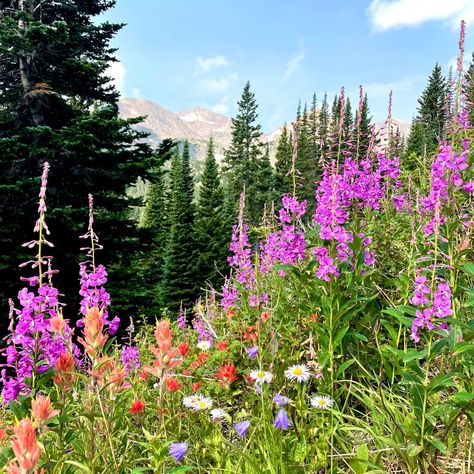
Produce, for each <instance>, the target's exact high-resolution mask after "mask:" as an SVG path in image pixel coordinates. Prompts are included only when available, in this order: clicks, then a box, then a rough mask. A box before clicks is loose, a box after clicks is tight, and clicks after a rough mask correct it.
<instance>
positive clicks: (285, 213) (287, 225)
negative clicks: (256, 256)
mask: <svg viewBox="0 0 474 474" xmlns="http://www.w3.org/2000/svg"><path fill="white" fill-rule="evenodd" d="M282 204H283V207H282V208H281V209H280V213H279V216H280V225H281V230H279V231H275V232H271V233H270V234H269V235H268V236H267V238H266V240H265V241H264V242H262V243H261V244H260V249H261V254H260V268H259V270H260V271H261V272H262V273H266V272H268V271H270V270H271V269H272V267H273V265H275V264H285V265H294V264H295V263H297V262H298V261H301V260H302V259H304V258H305V256H306V240H305V238H304V234H303V232H302V231H301V230H296V226H295V222H297V221H298V220H299V219H300V218H301V217H302V216H303V215H304V214H305V212H306V206H307V203H306V201H303V202H301V203H300V202H299V201H298V200H297V199H296V198H295V197H293V196H291V195H289V194H285V195H284V196H283V198H282ZM279 274H280V275H282V276H283V275H284V274H285V272H279Z"/></svg>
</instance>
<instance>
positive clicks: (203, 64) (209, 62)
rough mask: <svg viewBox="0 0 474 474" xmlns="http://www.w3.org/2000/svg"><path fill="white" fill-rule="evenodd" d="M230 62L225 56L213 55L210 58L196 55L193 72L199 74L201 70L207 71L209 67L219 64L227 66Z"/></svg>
mask: <svg viewBox="0 0 474 474" xmlns="http://www.w3.org/2000/svg"><path fill="white" fill-rule="evenodd" d="M229 64H230V63H229V61H228V60H227V58H226V57H225V56H222V55H219V56H213V57H212V58H206V59H204V58H202V57H201V56H198V57H197V58H196V72H195V74H201V73H203V72H207V71H209V69H211V68H215V67H219V66H228V65H229Z"/></svg>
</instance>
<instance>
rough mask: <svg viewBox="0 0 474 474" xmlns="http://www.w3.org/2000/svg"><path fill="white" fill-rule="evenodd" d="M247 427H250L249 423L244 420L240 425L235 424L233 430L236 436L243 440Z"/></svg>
mask: <svg viewBox="0 0 474 474" xmlns="http://www.w3.org/2000/svg"><path fill="white" fill-rule="evenodd" d="M249 426H250V421H247V420H245V421H241V422H240V423H236V424H235V425H234V428H235V431H237V433H238V435H239V436H240V437H241V438H244V437H245V434H246V433H247V431H248V429H249Z"/></svg>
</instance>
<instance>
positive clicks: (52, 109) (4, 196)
mask: <svg viewBox="0 0 474 474" xmlns="http://www.w3.org/2000/svg"><path fill="white" fill-rule="evenodd" d="M114 4H115V2H114V1H112V0H89V1H87V2H84V1H79V0H10V1H2V2H0V9H1V11H0V64H1V66H0V86H1V91H2V93H1V94H0V183H1V184H0V227H1V229H2V230H1V231H0V244H1V246H2V252H1V256H0V277H1V280H2V282H3V284H2V289H1V290H0V300H1V303H4V302H5V301H6V298H7V297H9V296H12V295H14V294H15V292H16V291H15V290H16V289H18V285H19V284H20V283H19V282H18V276H19V275H18V271H17V269H18V264H19V263H20V262H21V261H22V260H23V259H24V258H25V255H22V253H21V252H19V251H18V250H19V246H20V244H21V243H22V242H24V241H27V240H30V239H31V237H32V223H34V222H35V220H36V207H37V206H36V201H37V192H38V188H39V176H40V174H41V167H42V164H43V163H44V162H45V161H48V162H49V163H50V165H51V172H50V178H49V187H48V195H47V202H48V224H49V227H50V229H51V233H52V235H51V240H52V241H54V244H55V248H54V249H53V252H52V253H53V255H54V257H55V260H54V266H55V267H56V268H58V269H59V270H60V271H61V278H57V279H56V282H55V283H56V284H57V285H58V286H59V289H60V291H61V292H62V293H64V294H65V300H66V301H67V302H68V303H70V304H69V305H68V307H66V308H65V313H66V314H67V316H68V317H72V318H74V315H76V314H77V308H78V306H77V303H78V296H77V293H78V289H79V284H78V277H77V272H76V269H77V268H78V266H77V262H78V261H79V259H81V258H83V257H82V256H81V255H80V253H79V250H78V249H79V248H80V247H81V241H80V240H79V238H78V236H79V235H80V234H81V233H83V230H84V227H85V226H86V225H87V224H86V222H87V194H88V193H93V194H94V202H95V213H96V220H95V225H96V229H95V230H96V232H97V233H98V234H99V235H100V238H101V243H102V244H103V245H104V248H105V250H104V251H103V252H102V254H101V256H100V260H101V262H102V263H105V264H106V265H107V266H108V270H109V273H110V279H109V284H108V289H109V291H110V292H111V293H112V298H113V300H114V308H115V309H130V310H133V308H134V301H136V299H137V298H139V297H140V295H132V294H131V293H130V290H129V285H128V273H129V272H130V271H131V270H130V269H131V268H133V261H132V260H133V258H134V255H136V252H137V251H138V250H139V249H140V240H139V236H138V234H137V230H136V226H135V223H134V222H132V221H131V219H130V217H129V208H130V206H131V205H139V204H140V203H139V201H138V200H137V199H132V198H131V197H129V196H127V194H126V190H127V188H128V187H130V186H132V185H133V184H134V183H135V182H136V180H137V178H138V177H139V176H141V177H143V178H146V177H147V176H148V170H149V168H150V166H151V165H152V152H151V149H150V147H149V145H147V144H146V143H145V142H144V141H140V142H139V141H137V140H139V139H141V138H144V137H145V136H146V134H144V133H141V132H139V131H136V130H135V129H133V128H132V125H134V124H136V123H138V122H139V121H140V120H139V119H134V120H123V119H120V118H119V115H118V106H117V101H118V97H119V94H118V92H117V91H116V89H115V88H114V86H113V84H112V82H111V79H110V78H109V77H107V76H106V69H107V67H108V65H109V64H110V63H111V62H113V61H116V58H115V57H114V53H115V49H113V48H111V47H110V45H109V43H110V41H111V39H112V38H113V37H114V36H115V34H116V33H117V32H118V31H119V30H120V29H121V28H122V26H123V25H119V24H113V23H108V22H106V23H100V21H97V17H98V16H99V15H101V14H103V13H104V12H106V11H107V10H108V9H110V8H111V7H113V6H114ZM28 257H29V256H28ZM63 300H64V299H63ZM3 308H4V306H2V309H3Z"/></svg>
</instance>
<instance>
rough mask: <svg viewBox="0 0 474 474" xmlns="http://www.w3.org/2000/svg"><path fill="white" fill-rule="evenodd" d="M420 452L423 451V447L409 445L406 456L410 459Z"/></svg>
mask: <svg viewBox="0 0 474 474" xmlns="http://www.w3.org/2000/svg"><path fill="white" fill-rule="evenodd" d="M422 451H423V446H420V445H415V444H409V445H408V446H407V454H408V456H410V457H411V458H413V457H415V456H417V455H418V454H420V453H421V452H422Z"/></svg>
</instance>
